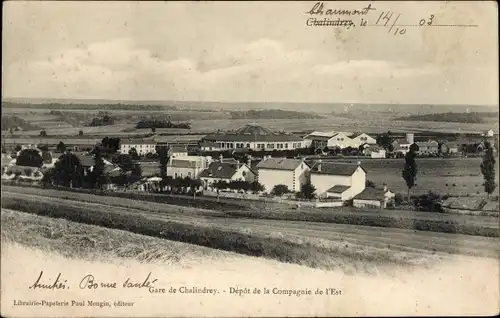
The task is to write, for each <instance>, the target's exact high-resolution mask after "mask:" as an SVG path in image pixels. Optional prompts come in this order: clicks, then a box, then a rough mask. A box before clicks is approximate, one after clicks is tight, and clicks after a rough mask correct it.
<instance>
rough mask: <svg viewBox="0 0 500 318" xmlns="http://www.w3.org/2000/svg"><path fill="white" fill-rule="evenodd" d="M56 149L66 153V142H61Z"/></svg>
mask: <svg viewBox="0 0 500 318" xmlns="http://www.w3.org/2000/svg"><path fill="white" fill-rule="evenodd" d="M56 149H57V151H59V152H65V151H66V145H65V144H64V142H62V141H59V143H58V144H57V147H56Z"/></svg>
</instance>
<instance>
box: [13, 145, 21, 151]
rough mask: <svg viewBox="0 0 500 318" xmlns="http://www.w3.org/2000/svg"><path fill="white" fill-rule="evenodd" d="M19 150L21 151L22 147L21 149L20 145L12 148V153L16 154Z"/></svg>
mask: <svg viewBox="0 0 500 318" xmlns="http://www.w3.org/2000/svg"><path fill="white" fill-rule="evenodd" d="M21 149H23V147H21V145H16V146H15V147H14V151H16V152H18V151H21Z"/></svg>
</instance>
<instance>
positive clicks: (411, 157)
mask: <svg viewBox="0 0 500 318" xmlns="http://www.w3.org/2000/svg"><path fill="white" fill-rule="evenodd" d="M410 149H411V147H410ZM416 156H417V155H416V153H415V151H409V152H408V153H407V154H406V156H405V165H404V168H403V172H402V175H403V179H404V180H405V182H406V186H407V187H408V202H409V201H410V190H411V188H413V186H414V185H415V180H416V179H417V163H416V161H415V157H416Z"/></svg>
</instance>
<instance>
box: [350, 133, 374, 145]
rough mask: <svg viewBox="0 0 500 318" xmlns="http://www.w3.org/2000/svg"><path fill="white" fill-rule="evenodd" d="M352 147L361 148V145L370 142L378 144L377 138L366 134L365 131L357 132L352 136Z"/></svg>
mask: <svg viewBox="0 0 500 318" xmlns="http://www.w3.org/2000/svg"><path fill="white" fill-rule="evenodd" d="M349 138H351V147H352V148H359V146H361V145H364V144H368V145H375V144H377V140H375V138H373V137H371V136H369V135H367V134H365V133H355V134H353V135H351V136H349Z"/></svg>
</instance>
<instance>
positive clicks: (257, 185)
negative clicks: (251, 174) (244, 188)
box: [250, 180, 266, 193]
mask: <svg viewBox="0 0 500 318" xmlns="http://www.w3.org/2000/svg"><path fill="white" fill-rule="evenodd" d="M265 189H266V188H265V187H264V186H263V185H262V184H261V183H259V181H257V180H255V181H254V182H252V183H251V184H250V190H252V192H253V193H258V192H262V191H264V190H265Z"/></svg>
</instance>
